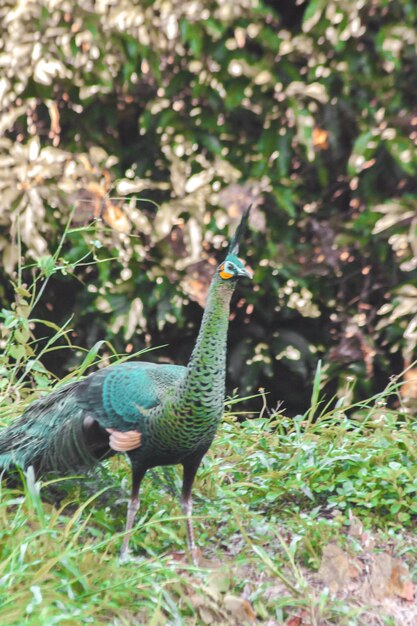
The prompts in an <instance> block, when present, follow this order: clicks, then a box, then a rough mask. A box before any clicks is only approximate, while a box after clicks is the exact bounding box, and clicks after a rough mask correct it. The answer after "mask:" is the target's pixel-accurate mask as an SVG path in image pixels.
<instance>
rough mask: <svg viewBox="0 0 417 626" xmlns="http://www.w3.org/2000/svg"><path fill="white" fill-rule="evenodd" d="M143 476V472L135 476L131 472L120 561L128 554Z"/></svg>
mask: <svg viewBox="0 0 417 626" xmlns="http://www.w3.org/2000/svg"><path fill="white" fill-rule="evenodd" d="M143 476H144V472H143V473H141V474H136V473H133V472H132V491H131V494H130V500H129V503H128V505H127V517H126V528H125V535H124V537H123V544H122V549H121V551H120V558H121V559H122V560H124V559H126V557H127V555H128V553H129V540H130V537H131V535H132V528H133V523H134V521H135V517H136V513H137V512H138V510H139V487H140V483H141V482H142V478H143Z"/></svg>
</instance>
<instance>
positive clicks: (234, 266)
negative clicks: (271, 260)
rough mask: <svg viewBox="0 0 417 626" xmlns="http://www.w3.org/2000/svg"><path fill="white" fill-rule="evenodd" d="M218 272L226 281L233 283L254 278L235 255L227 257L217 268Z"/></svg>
mask: <svg viewBox="0 0 417 626" xmlns="http://www.w3.org/2000/svg"><path fill="white" fill-rule="evenodd" d="M217 272H218V274H219V276H220V278H221V279H222V280H224V281H228V280H232V281H233V280H237V279H238V278H244V277H246V278H252V272H251V271H250V270H249V269H248V268H247V267H245V266H244V264H243V263H242V261H241V260H240V259H238V258H237V256H235V255H234V254H228V255H227V257H226V258H225V260H224V261H223V263H220V265H219V267H218V268H217Z"/></svg>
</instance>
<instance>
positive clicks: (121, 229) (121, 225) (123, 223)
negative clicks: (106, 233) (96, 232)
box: [103, 201, 131, 233]
mask: <svg viewBox="0 0 417 626" xmlns="http://www.w3.org/2000/svg"><path fill="white" fill-rule="evenodd" d="M103 219H104V221H105V222H107V224H108V225H109V226H111V228H113V229H114V230H117V232H118V233H128V232H130V228H131V225H130V221H129V219H128V218H127V216H126V214H125V213H124V211H123V210H122V209H121V208H120V206H119V205H117V204H112V203H111V202H109V201H107V202H106V206H105V208H104V211H103Z"/></svg>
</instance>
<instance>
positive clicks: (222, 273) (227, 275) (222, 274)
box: [219, 265, 233, 280]
mask: <svg viewBox="0 0 417 626" xmlns="http://www.w3.org/2000/svg"><path fill="white" fill-rule="evenodd" d="M219 276H220V278H223V280H228V279H229V278H233V274H230V272H226V271H225V269H224V265H222V266H221V267H220V272H219Z"/></svg>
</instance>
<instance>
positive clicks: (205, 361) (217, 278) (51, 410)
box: [0, 212, 249, 553]
mask: <svg viewBox="0 0 417 626" xmlns="http://www.w3.org/2000/svg"><path fill="white" fill-rule="evenodd" d="M247 213H248V212H246V214H245V216H244V217H243V218H242V224H241V227H240V228H239V229H238V233H237V235H238V234H239V232H240V234H241V232H242V230H243V226H244V222H245V221H246V219H247ZM232 245H234V246H235V250H236V251H237V246H238V236H236V237H235V240H234V241H233V242H232V244H231V247H232ZM235 250H234V249H232V250H230V249H229V255H228V256H227V258H226V260H225V262H224V263H223V264H222V265H221V266H220V267H219V268H218V271H217V272H216V273H215V275H214V277H213V280H212V282H211V286H210V292H209V296H208V300H207V306H206V309H205V311H204V315H203V319H202V323H201V327H200V331H199V334H198V338H197V341H196V344H195V347H194V350H193V352H192V355H191V358H190V360H189V363H188V365H187V367H184V366H179V365H166V364H155V363H147V362H127V363H122V364H118V365H113V366H111V367H108V368H105V369H102V370H99V371H97V372H94V373H93V374H90V375H89V376H87V377H86V378H85V379H83V380H80V381H76V382H73V383H70V384H68V385H65V386H63V387H61V388H59V389H58V390H56V391H54V392H53V393H51V394H49V395H47V396H46V397H44V398H41V399H40V400H37V401H36V402H34V403H33V404H32V405H30V406H29V407H28V409H27V410H26V411H25V413H24V414H23V415H22V416H21V417H20V418H18V419H17V420H16V421H15V422H14V423H12V425H11V426H10V427H9V428H6V429H4V430H3V431H1V432H0V468H4V469H6V470H7V469H8V468H9V467H10V466H12V465H18V466H20V467H23V468H27V467H28V466H29V465H33V466H34V468H35V471H36V472H37V473H41V474H42V473H45V472H48V471H55V472H58V473H77V472H79V471H82V470H85V469H87V468H89V467H92V466H93V465H95V464H96V463H97V462H99V461H101V460H103V459H105V458H107V457H109V456H111V455H112V454H114V453H116V452H126V453H127V454H128V456H129V458H130V461H131V465H132V494H131V499H130V503H129V508H128V518H127V525H126V535H125V540H124V544H123V548H122V552H123V553H126V551H127V547H128V541H129V536H130V533H131V529H132V526H133V520H134V517H135V514H136V511H137V509H138V507H139V498H138V493H139V487H140V483H141V480H142V478H143V476H144V474H145V472H146V471H147V470H148V469H150V468H152V467H155V466H160V465H176V464H182V465H183V467H184V480H183V490H182V498H181V502H182V506H183V510H184V512H185V514H186V515H187V527H188V540H189V547H190V549H191V551H192V552H193V553H194V551H195V545H194V536H193V530H192V526H191V487H192V484H193V480H194V477H195V473H196V471H197V469H198V466H199V465H200V462H201V459H202V458H203V456H204V454H205V453H206V452H207V450H208V449H209V447H210V445H211V443H212V441H213V438H214V435H215V433H216V429H217V426H218V423H219V421H220V419H221V417H222V413H223V404H224V391H225V372H226V345H227V328H228V320H229V306H230V299H231V296H232V294H233V291H234V288H235V285H236V279H237V277H238V276H249V274H248V272H247V270H246V269H245V268H244V266H243V264H242V263H241V262H240V261H239V260H238V259H237V258H236V257H235V256H234V251H235Z"/></svg>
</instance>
